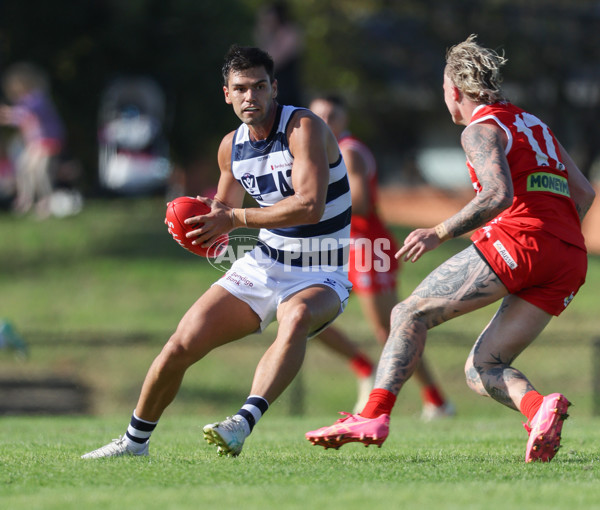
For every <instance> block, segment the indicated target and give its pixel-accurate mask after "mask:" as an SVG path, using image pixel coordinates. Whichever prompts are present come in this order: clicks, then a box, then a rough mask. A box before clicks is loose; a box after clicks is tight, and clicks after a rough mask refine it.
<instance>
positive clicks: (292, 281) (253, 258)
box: [213, 248, 352, 337]
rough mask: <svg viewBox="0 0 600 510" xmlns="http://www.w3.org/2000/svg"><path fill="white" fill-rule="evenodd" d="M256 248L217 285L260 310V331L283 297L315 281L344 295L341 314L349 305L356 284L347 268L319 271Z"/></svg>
mask: <svg viewBox="0 0 600 510" xmlns="http://www.w3.org/2000/svg"><path fill="white" fill-rule="evenodd" d="M256 252H257V249H256V248H255V249H254V250H252V251H250V252H248V253H246V254H245V255H244V256H243V257H241V258H239V259H237V260H236V261H235V262H234V263H233V264H232V265H231V268H230V269H229V271H227V272H226V273H225V274H224V275H223V276H222V277H221V279H220V280H217V281H216V282H215V283H213V285H220V286H221V287H223V288H224V289H225V290H227V291H228V292H230V293H231V294H233V295H234V296H235V297H237V298H238V299H241V300H242V301H244V302H245V303H247V304H248V305H249V306H250V308H252V310H254V312H256V314H257V315H258V316H259V317H260V321H261V322H260V328H259V330H258V331H261V332H262V331H264V329H265V328H266V327H267V326H268V325H269V324H270V323H271V322H273V321H274V320H275V318H276V316H277V307H278V306H279V304H280V303H281V302H282V301H284V300H285V299H286V298H288V297H289V296H291V295H292V294H294V293H296V292H298V291H300V290H302V289H305V288H307V287H310V286H313V285H325V286H327V287H330V288H331V289H333V290H335V291H336V293H337V295H338V297H339V298H340V308H339V311H338V314H337V315H340V314H341V313H342V312H343V311H344V308H346V304H347V302H348V298H349V297H350V290H352V284H351V283H350V280H348V275H347V274H346V273H345V272H344V271H342V270H339V271H333V272H332V271H319V270H316V269H314V268H311V270H310V271H306V268H302V267H298V268H295V267H290V266H285V265H284V264H281V263H279V262H275V261H273V260H270V259H268V258H266V257H265V256H264V254H263V253H262V252H261V251H260V250H258V252H259V253H258V254H257V253H256ZM303 269H304V270H303ZM336 317H337V316H336ZM333 320H335V319H333ZM333 320H331V321H329V322H327V323H326V324H323V325H322V326H321V327H320V328H319V329H318V330H317V331H314V332H313V333H311V335H310V336H311V337H313V336H315V335H317V334H318V333H320V332H321V331H323V329H325V328H326V327H327V326H329V325H330V324H331V323H332V322H333Z"/></svg>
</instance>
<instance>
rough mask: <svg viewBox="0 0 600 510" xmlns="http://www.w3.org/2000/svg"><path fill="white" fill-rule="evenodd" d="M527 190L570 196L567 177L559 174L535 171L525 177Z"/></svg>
mask: <svg viewBox="0 0 600 510" xmlns="http://www.w3.org/2000/svg"><path fill="white" fill-rule="evenodd" d="M527 191H549V192H550V193H556V194H557V195H563V196H565V197H568V196H570V194H569V184H568V182H567V179H566V178H565V177H563V176H561V175H554V174H549V173H546V172H536V173H534V174H531V175H530V176H528V177H527Z"/></svg>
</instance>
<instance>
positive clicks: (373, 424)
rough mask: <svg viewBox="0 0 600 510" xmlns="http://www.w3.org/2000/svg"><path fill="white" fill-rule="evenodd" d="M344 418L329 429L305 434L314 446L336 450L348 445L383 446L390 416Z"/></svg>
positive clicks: (347, 416)
mask: <svg viewBox="0 0 600 510" xmlns="http://www.w3.org/2000/svg"><path fill="white" fill-rule="evenodd" d="M340 414H341V415H344V417H343V418H340V419H339V420H337V421H336V422H335V423H334V424H333V425H330V426H329V427H321V428H320V429H317V430H312V431H310V432H307V433H306V434H305V436H306V439H308V440H309V441H310V442H311V443H312V444H313V445H319V446H323V447H324V448H325V449H327V448H335V449H336V450H337V449H338V448H339V447H340V446H342V445H344V444H346V443H352V442H356V443H363V444H364V445H365V446H369V445H370V444H376V445H377V446H379V447H380V448H381V445H382V444H383V442H384V441H385V440H386V438H387V436H388V433H389V428H390V415H389V414H382V415H381V416H379V417H377V418H373V419H370V418H363V417H362V416H360V415H359V414H350V413H343V412H342V413H340Z"/></svg>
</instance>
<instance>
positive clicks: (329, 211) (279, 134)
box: [231, 105, 352, 271]
mask: <svg viewBox="0 0 600 510" xmlns="http://www.w3.org/2000/svg"><path fill="white" fill-rule="evenodd" d="M298 109H300V108H296V107H293V106H281V105H279V106H278V107H277V116H276V119H275V124H274V126H273V130H272V131H271V133H270V134H269V137H268V138H267V139H266V140H260V141H251V140H250V136H249V130H248V127H247V126H246V125H245V124H242V125H241V126H240V127H239V128H238V129H237V131H236V133H235V136H234V137H233V146H232V151H231V169H232V172H233V176H234V177H235V178H236V179H237V180H238V181H239V182H240V184H241V185H242V186H243V187H244V189H245V190H246V191H247V192H248V193H249V194H250V195H251V196H252V197H253V198H254V199H255V200H256V201H257V203H258V204H259V205H260V207H269V206H271V205H273V204H276V203H277V202H279V201H281V200H283V199H284V198H286V197H288V196H291V195H293V194H294V188H293V187H292V164H293V162H294V157H293V156H292V154H291V152H290V149H289V143H288V139H287V134H286V133H287V127H288V123H289V120H290V118H291V117H292V115H293V114H294V112H295V111H296V110H298ZM351 213H352V201H351V197H350V185H349V182H348V175H347V172H346V165H345V163H344V160H343V159H342V156H341V153H340V157H339V159H338V161H336V162H335V163H334V164H332V165H330V168H329V187H328V190H327V200H326V206H325V212H324V213H323V217H322V218H321V220H320V221H319V223H316V224H314V225H296V226H293V227H285V228H275V229H265V228H263V229H261V230H260V233H259V243H258V245H257V246H258V247H259V248H260V249H261V250H262V251H263V252H264V253H265V254H266V255H268V256H269V257H270V258H272V259H274V260H277V261H278V262H281V263H283V264H287V265H291V266H296V267H303V268H306V267H320V268H321V269H325V270H330V271H338V270H343V271H347V265H348V252H349V246H350V217H351Z"/></svg>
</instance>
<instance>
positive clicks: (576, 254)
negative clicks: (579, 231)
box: [471, 225, 587, 316]
mask: <svg viewBox="0 0 600 510" xmlns="http://www.w3.org/2000/svg"><path fill="white" fill-rule="evenodd" d="M471 239H472V240H473V242H474V243H475V248H477V250H479V253H481V255H482V256H483V257H484V258H485V260H486V261H487V263H488V264H489V265H490V267H491V268H492V269H493V271H494V272H495V273H496V274H497V275H498V278H500V280H501V281H502V283H503V284H504V285H505V286H506V288H507V289H508V291H509V292H510V293H511V294H515V295H516V296H519V297H520V298H522V299H524V300H525V301H527V302H529V303H531V304H532V305H535V306H537V307H538V308H541V309H542V310H544V311H546V312H548V313H549V314H552V315H557V316H558V315H560V314H561V312H562V311H563V310H564V309H565V308H566V307H567V305H568V304H569V303H570V302H571V300H572V299H573V297H574V296H575V294H577V291H578V290H579V288H580V287H581V286H582V285H583V283H584V282H585V275H586V272H587V253H586V251H585V250H582V249H581V248H579V247H577V246H574V245H572V244H568V243H565V242H564V241H562V240H560V239H559V238H557V237H555V236H553V235H551V234H547V233H545V232H543V231H539V230H535V231H534V232H532V231H527V230H525V231H518V232H507V231H506V230H505V229H503V228H501V227H499V226H498V225H491V226H487V227H484V228H481V229H479V230H477V232H475V233H474V234H473V235H472V236H471Z"/></svg>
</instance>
